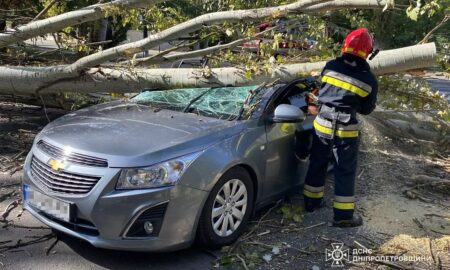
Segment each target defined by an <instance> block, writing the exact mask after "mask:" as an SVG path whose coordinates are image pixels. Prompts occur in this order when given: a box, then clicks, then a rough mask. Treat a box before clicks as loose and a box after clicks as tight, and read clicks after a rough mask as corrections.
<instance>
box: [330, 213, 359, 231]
mask: <svg viewBox="0 0 450 270" xmlns="http://www.w3.org/2000/svg"><path fill="white" fill-rule="evenodd" d="M361 225H363V220H362V217H361V216H360V215H359V214H356V213H354V214H353V218H352V219H347V220H334V221H333V226H334V227H341V228H350V227H358V226H361Z"/></svg>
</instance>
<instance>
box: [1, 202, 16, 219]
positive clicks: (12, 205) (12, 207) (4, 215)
mask: <svg viewBox="0 0 450 270" xmlns="http://www.w3.org/2000/svg"><path fill="white" fill-rule="evenodd" d="M18 205H19V200H15V201H12V202H11V203H10V204H8V206H6V209H5V211H3V213H2V214H1V215H0V217H1V218H2V219H3V220H5V219H6V218H7V217H8V215H9V213H11V211H12V210H13V209H14V208H16V207H17V206H18Z"/></svg>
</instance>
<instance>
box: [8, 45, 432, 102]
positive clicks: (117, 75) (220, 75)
mask: <svg viewBox="0 0 450 270" xmlns="http://www.w3.org/2000/svg"><path fill="white" fill-rule="evenodd" d="M435 56H436V47H435V45H434V43H427V44H423V45H415V46H411V47H406V48H401V49H395V50H387V51H384V52H380V54H379V55H377V57H375V58H374V59H373V60H372V61H370V65H371V66H372V68H373V71H374V73H375V74H377V75H384V74H389V73H396V72H401V71H406V70H410V69H417V68H424V67H428V66H431V65H433V64H434V61H435ZM324 65H325V62H324V61H323V62H316V63H299V64H287V65H280V66H274V68H273V70H272V72H270V73H267V72H265V71H261V72H260V73H259V74H255V75H254V76H253V77H252V79H251V80H249V79H247V78H246V76H245V74H244V73H245V71H244V70H242V69H239V68H235V67H228V68H215V69H208V68H205V69H190V68H183V69H170V68H169V69H163V68H161V69H144V68H134V69H132V70H130V69H125V68H123V69H120V68H115V69H111V68H105V67H98V68H90V69H88V70H87V71H86V72H84V73H83V74H82V75H80V76H78V77H76V78H70V79H63V80H60V81H57V82H55V83H52V84H51V85H49V86H48V87H45V88H42V86H44V85H46V84H48V83H50V82H52V80H53V77H54V75H55V72H58V71H57V70H58V69H59V67H19V68H18V67H0V93H10V94H35V93H36V91H37V90H38V89H42V90H41V91H40V93H55V92H65V91H66V92H81V93H92V92H118V93H126V92H136V91H140V90H142V89H144V88H150V89H155V88H159V89H170V88H177V87H194V86H195V87H205V86H224V85H236V86H237V85H249V84H258V83H261V82H264V81H273V80H275V79H279V80H282V81H290V80H292V79H295V78H298V77H299V76H301V75H303V74H310V73H311V72H313V71H319V70H320V69H321V68H323V66H324Z"/></svg>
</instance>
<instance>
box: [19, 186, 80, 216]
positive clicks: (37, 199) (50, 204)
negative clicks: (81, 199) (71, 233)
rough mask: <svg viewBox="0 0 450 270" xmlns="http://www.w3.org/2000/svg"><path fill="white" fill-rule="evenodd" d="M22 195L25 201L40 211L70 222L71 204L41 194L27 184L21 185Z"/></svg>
mask: <svg viewBox="0 0 450 270" xmlns="http://www.w3.org/2000/svg"><path fill="white" fill-rule="evenodd" d="M23 197H24V200H25V202H26V203H28V204H29V205H31V206H33V207H35V208H37V209H39V210H41V211H42V212H44V213H46V214H48V215H50V216H52V217H55V218H58V219H61V220H64V221H66V222H70V220H71V209H72V206H73V205H72V204H70V203H67V202H63V201H60V200H58V199H55V198H52V197H50V196H47V195H45V194H42V193H40V192H39V191H36V190H34V189H33V188H31V187H30V186H28V185H23Z"/></svg>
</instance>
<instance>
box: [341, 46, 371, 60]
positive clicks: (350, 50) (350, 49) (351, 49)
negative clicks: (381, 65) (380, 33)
mask: <svg viewBox="0 0 450 270" xmlns="http://www.w3.org/2000/svg"><path fill="white" fill-rule="evenodd" d="M344 51H345V52H353V51H354V49H353V48H350V47H348V48H345V49H344ZM357 54H359V55H360V56H361V57H364V58H366V56H367V54H366V53H365V52H364V51H361V50H359V51H358V52H357Z"/></svg>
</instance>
